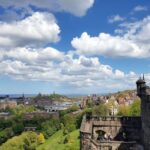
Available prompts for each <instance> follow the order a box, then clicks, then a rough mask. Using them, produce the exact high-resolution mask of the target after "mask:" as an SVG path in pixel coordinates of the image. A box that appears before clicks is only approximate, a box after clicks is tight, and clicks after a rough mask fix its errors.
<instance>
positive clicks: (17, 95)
mask: <svg viewBox="0 0 150 150" xmlns="http://www.w3.org/2000/svg"><path fill="white" fill-rule="evenodd" d="M6 95H8V96H9V97H11V98H13V97H22V96H23V94H0V96H6ZM36 95H37V94H24V96H25V97H34V96H36Z"/></svg>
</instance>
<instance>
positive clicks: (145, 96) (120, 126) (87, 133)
mask: <svg viewBox="0 0 150 150" xmlns="http://www.w3.org/2000/svg"><path fill="white" fill-rule="evenodd" d="M136 84H137V95H138V96H139V97H140V98H141V117H111V116H107V117H98V116H92V115H90V114H86V115H85V116H84V117H83V120H82V123H81V128H80V149H81V150H130V149H132V150H150V140H149V139H150V119H149V114H150V87H148V86H146V82H145V80H144V77H143V79H141V78H140V79H139V80H138V81H137V82H136Z"/></svg>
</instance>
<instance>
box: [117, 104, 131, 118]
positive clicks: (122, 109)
mask: <svg viewBox="0 0 150 150" xmlns="http://www.w3.org/2000/svg"><path fill="white" fill-rule="evenodd" d="M117 115H118V116H130V106H119V111H118V114H117Z"/></svg>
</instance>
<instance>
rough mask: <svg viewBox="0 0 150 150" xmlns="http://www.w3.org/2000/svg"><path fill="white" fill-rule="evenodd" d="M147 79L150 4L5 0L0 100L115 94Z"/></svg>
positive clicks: (0, 13)
mask: <svg viewBox="0 0 150 150" xmlns="http://www.w3.org/2000/svg"><path fill="white" fill-rule="evenodd" d="M142 74H145V79H146V81H147V83H148V84H150V1H149V0H122V1H120V0H115V1H112V0H42V1H41V0H30V1H29V0H24V1H20V0H13V1H10V0H0V94H22V93H24V94H37V93H39V92H40V93H44V94H49V93H53V91H55V92H56V93H60V94H66V95H67V94H92V93H98V94H100V93H110V92H117V91H121V90H126V89H135V87H136V85H135V82H136V80H137V79H138V78H139V77H140V76H141V75H142Z"/></svg>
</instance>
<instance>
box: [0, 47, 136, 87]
mask: <svg viewBox="0 0 150 150" xmlns="http://www.w3.org/2000/svg"><path fill="white" fill-rule="evenodd" d="M0 74H2V75H7V76H9V77H12V78H14V79H18V80H38V81H48V82H51V83H54V84H59V85H64V84H65V85H66V84H67V85H68V86H71V87H76V88H82V89H84V88H88V87H93V88H94V87H95V86H97V87H102V86H103V85H105V89H111V88H112V87H111V86H110V84H113V85H116V86H117V87H118V88H119V87H122V86H121V85H119V84H118V81H119V82H120V83H124V82H125V80H127V78H129V79H128V80H127V81H130V80H132V78H134V80H133V81H135V79H136V78H135V77H136V75H135V74H134V73H132V74H130V73H128V74H125V73H124V72H123V71H121V70H118V69H113V68H112V67H111V66H109V65H106V64H102V63H101V62H100V60H99V58H98V57H86V56H83V55H78V56H76V55H73V54H69V53H62V52H60V51H59V50H57V49H54V48H51V47H47V48H43V49H42V48H41V49H36V50H35V49H31V48H13V49H9V51H6V50H2V49H1V53H0ZM131 75H132V76H131ZM133 81H132V83H133ZM130 86H131V83H127V84H126V88H127V87H130Z"/></svg>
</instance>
